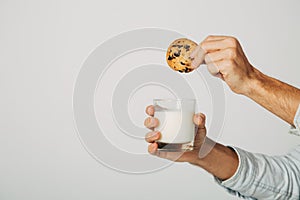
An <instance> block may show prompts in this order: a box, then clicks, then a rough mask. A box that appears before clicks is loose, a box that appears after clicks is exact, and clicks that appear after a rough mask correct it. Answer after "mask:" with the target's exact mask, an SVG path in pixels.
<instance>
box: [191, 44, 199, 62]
mask: <svg viewBox="0 0 300 200" xmlns="http://www.w3.org/2000/svg"><path fill="white" fill-rule="evenodd" d="M200 49H201V46H200V45H198V46H196V47H195V49H194V50H193V51H192V53H191V54H190V58H191V59H194V58H195V57H196V55H197V54H198V52H199V51H200Z"/></svg>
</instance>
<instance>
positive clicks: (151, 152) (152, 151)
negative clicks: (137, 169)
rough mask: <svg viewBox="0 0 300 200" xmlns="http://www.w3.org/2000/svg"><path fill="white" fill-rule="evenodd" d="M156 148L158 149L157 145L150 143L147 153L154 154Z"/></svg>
mask: <svg viewBox="0 0 300 200" xmlns="http://www.w3.org/2000/svg"><path fill="white" fill-rule="evenodd" d="M157 147H158V145H157V143H152V144H149V146H148V152H149V153H150V154H153V155H154V154H155V152H156V151H157Z"/></svg>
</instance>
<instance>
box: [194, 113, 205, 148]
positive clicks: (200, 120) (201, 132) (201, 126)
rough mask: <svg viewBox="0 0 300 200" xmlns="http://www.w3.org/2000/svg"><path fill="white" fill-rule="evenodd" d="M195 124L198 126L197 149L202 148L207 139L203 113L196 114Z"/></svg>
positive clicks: (195, 144) (195, 141) (195, 143)
mask: <svg viewBox="0 0 300 200" xmlns="http://www.w3.org/2000/svg"><path fill="white" fill-rule="evenodd" d="M194 123H195V125H196V135H195V140H194V146H195V148H197V147H201V145H202V144H203V142H204V139H205V137H206V128H205V115H204V114H202V113H199V114H196V115H195V116H194Z"/></svg>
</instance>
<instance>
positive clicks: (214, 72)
mask: <svg viewBox="0 0 300 200" xmlns="http://www.w3.org/2000/svg"><path fill="white" fill-rule="evenodd" d="M207 70H208V71H209V73H210V74H211V75H213V76H217V75H218V74H219V73H220V70H219V68H218V65H217V64H216V62H211V63H208V64H207Z"/></svg>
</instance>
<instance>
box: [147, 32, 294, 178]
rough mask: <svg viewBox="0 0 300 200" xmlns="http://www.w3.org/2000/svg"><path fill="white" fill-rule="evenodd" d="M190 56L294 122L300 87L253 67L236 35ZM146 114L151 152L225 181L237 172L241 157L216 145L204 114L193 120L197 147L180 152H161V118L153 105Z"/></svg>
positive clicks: (195, 64) (207, 41)
mask: <svg viewBox="0 0 300 200" xmlns="http://www.w3.org/2000/svg"><path fill="white" fill-rule="evenodd" d="M190 57H191V58H192V59H193V62H192V67H193V68H197V67H199V66H200V65H201V64H206V65H207V69H208V70H209V72H210V73H211V74H212V75H213V76H216V77H218V78H221V79H222V80H223V81H225V82H226V84H227V85H228V86H229V87H230V89H231V90H232V91H233V92H234V93H237V94H241V95H244V96H247V97H249V98H251V99H252V100H254V101H255V102H256V103H258V104H259V105H261V106H263V107H264V108H266V109H267V110H269V111H270V112H272V113H273V114H275V115H276V116H278V117H280V118H281V119H283V120H284V121H286V122H287V123H289V124H291V125H294V124H293V119H294V116H295V114H296V111H297V108H298V106H299V103H300V90H299V89H298V88H295V87H293V86H291V85H289V84H286V83H283V82H281V81H279V80H276V79H274V78H272V77H269V76H267V75H265V74H263V73H262V72H260V71H258V70H257V69H256V68H255V67H253V66H252V65H251V64H250V63H249V61H248V59H247V57H246V56H245V54H244V52H243V49H242V47H241V45H240V43H239V42H238V40H237V39H236V38H234V37H228V36H209V37H207V38H206V39H205V40H204V41H203V42H201V43H200V44H199V45H198V46H197V47H196V49H195V50H194V51H193V52H192V54H191V55H190ZM146 113H147V114H148V115H149V117H148V118H147V119H146V120H145V123H144V124H145V126H146V127H147V128H149V129H150V130H151V132H149V133H148V134H146V136H145V140H146V141H147V142H148V143H149V146H148V151H149V153H150V154H152V155H155V156H158V157H161V158H165V159H169V160H173V161H177V162H189V163H191V164H193V165H196V166H199V167H201V168H203V169H205V170H206V171H208V172H209V173H211V174H212V175H214V176H216V177H218V178H219V179H221V180H226V179H228V178H230V177H232V176H233V175H234V173H235V172H236V170H237V168H238V165H239V160H238V156H237V154H236V153H235V152H234V151H233V150H232V149H230V148H228V147H226V146H224V145H222V144H219V143H216V144H215V143H214V142H213V141H212V140H210V139H209V138H207V137H206V128H205V115H204V114H202V113H199V114H195V116H194V119H193V121H194V123H195V125H196V127H197V134H196V136H195V142H194V146H195V148H194V150H193V151H189V152H184V153H180V154H179V153H176V152H160V151H157V143H156V142H155V141H156V140H158V139H159V138H160V134H161V133H159V132H157V131H153V130H154V128H155V127H156V126H157V125H158V123H159V121H158V120H157V119H156V118H154V117H153V116H154V107H153V106H148V107H147V108H146ZM206 147H213V148H212V149H211V151H210V152H209V153H208V154H207V155H206V156H205V157H200V156H199V150H200V148H206Z"/></svg>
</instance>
